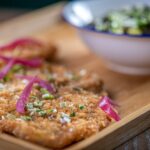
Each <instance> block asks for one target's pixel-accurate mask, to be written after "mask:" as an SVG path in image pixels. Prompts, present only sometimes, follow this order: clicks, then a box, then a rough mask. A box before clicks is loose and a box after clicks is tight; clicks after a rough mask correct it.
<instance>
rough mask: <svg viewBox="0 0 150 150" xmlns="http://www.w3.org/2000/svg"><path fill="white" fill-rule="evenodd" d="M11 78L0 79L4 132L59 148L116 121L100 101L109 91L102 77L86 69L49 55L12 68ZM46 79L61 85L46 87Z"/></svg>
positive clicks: (0, 121) (0, 128)
mask: <svg viewBox="0 0 150 150" xmlns="http://www.w3.org/2000/svg"><path fill="white" fill-rule="evenodd" d="M16 74H20V75H21V76H22V78H20V77H18V76H16ZM32 77H33V78H32ZM29 78H32V79H31V80H29ZM6 79H7V80H6ZM6 79H5V80H4V79H3V80H1V82H0V131H1V132H3V133H8V134H11V135H14V136H16V137H19V138H21V139H24V140H27V141H30V142H33V143H37V144H40V145H43V146H46V147H49V148H53V149H57V148H64V147H66V146H68V145H70V144H72V143H74V142H77V141H80V140H83V139H85V138H87V137H89V136H91V135H93V134H95V133H98V132H99V131H100V130H102V129H103V128H105V127H106V126H108V125H109V124H110V122H111V121H112V120H111V118H110V117H109V116H108V115H107V114H106V113H105V112H104V111H103V110H102V109H100V107H99V101H100V97H102V96H105V95H107V92H106V91H105V90H104V86H103V82H102V80H101V78H100V77H99V76H98V75H96V74H93V73H89V72H87V71H86V70H79V71H76V72H71V71H69V70H68V69H66V68H65V67H63V66H60V65H54V64H52V63H48V62H46V61H43V63H42V65H41V66H40V67H38V68H34V69H33V68H24V67H23V68H21V69H18V70H15V72H14V70H10V72H9V73H8V74H7V78H6ZM40 79H42V80H43V81H46V82H47V83H48V84H50V85H51V86H52V87H53V88H54V89H55V90H53V92H49V91H48V90H47V89H45V88H43V87H41V85H42V84H41V83H43V82H40V81H41V80H40ZM33 81H35V84H34V85H33V87H32V90H31V89H30V90H31V93H30V94H29V95H28V97H27V101H26V102H25V89H26V96H27V91H28V92H29V88H31V86H30V87H28V86H29V84H31V82H33ZM38 83H40V84H38ZM39 85H40V86H39ZM27 87H28V89H27ZM23 91H24V93H23ZM22 93H23V94H24V95H23V94H22ZM21 96H22V97H21ZM20 97H21V98H22V101H21V98H20ZM18 101H21V105H20V104H19V102H18ZM23 106H24V108H23V109H22V107H23ZM20 107H21V108H20ZM20 109H22V110H23V111H22V110H21V111H20Z"/></svg>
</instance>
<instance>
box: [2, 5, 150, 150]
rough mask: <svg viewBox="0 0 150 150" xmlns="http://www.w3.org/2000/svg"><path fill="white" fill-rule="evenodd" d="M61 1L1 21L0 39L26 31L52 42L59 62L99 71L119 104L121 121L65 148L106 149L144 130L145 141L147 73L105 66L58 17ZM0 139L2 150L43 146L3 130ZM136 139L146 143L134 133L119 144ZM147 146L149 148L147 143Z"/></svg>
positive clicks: (149, 117)
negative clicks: (122, 72) (5, 132)
mask: <svg viewBox="0 0 150 150" xmlns="http://www.w3.org/2000/svg"><path fill="white" fill-rule="evenodd" d="M63 5H64V4H59V5H56V6H53V7H47V8H43V9H41V10H39V11H36V12H33V13H30V14H27V15H24V16H22V17H19V18H16V19H14V20H10V21H7V22H5V23H3V24H0V40H1V43H3V42H7V41H8V40H11V39H13V38H17V37H21V36H27V35H29V36H33V37H36V38H39V39H41V40H45V41H50V42H53V43H55V44H56V45H57V47H58V50H59V51H58V63H61V64H63V65H66V66H67V67H68V68H70V69H73V70H76V69H81V68H85V69H87V70H88V71H91V72H96V73H98V74H99V76H101V78H102V79H103V80H104V82H105V85H106V88H107V89H108V91H109V92H110V95H111V96H112V97H113V99H114V100H115V101H116V102H117V103H118V104H119V105H120V107H119V109H118V110H119V113H120V115H121V117H122V120H121V121H120V122H118V123H113V124H112V125H111V126H109V127H108V128H106V129H104V130H103V131H102V132H100V133H98V134H97V135H94V136H92V137H90V138H88V139H87V140H84V141H82V142H79V143H77V144H74V145H72V146H71V147H69V148H67V149H68V150H69V149H70V150H73V149H74V150H77V149H102V150H105V149H106V150H109V149H113V148H115V147H118V146H119V145H121V144H123V143H124V142H126V141H128V140H130V139H131V138H133V137H135V136H136V135H138V134H139V133H141V132H143V133H142V134H141V135H140V137H143V134H144V135H145V134H146V136H145V137H146V143H147V139H148V141H149V136H150V134H149V130H147V131H145V130H146V129H148V128H150V91H149V89H150V76H128V75H123V74H119V73H115V72H113V71H111V70H108V69H107V67H106V66H105V63H104V61H103V60H101V59H100V58H98V57H97V56H95V55H94V54H93V53H92V52H90V50H89V49H88V48H87V47H86V46H85V45H84V44H83V43H82V41H81V40H80V38H79V36H78V33H77V32H76V30H75V29H74V28H73V27H71V26H69V25H68V24H66V23H65V22H64V21H63V19H61V17H60V12H61V10H62V6H63ZM106 44H107V43H106ZM144 131H145V132H144ZM147 137H148V138H147ZM0 139H1V140H0V146H1V148H2V149H3V150H4V149H8V148H10V147H11V149H12V150H14V149H17V148H18V149H19V150H26V149H39V150H41V149H45V148H42V147H39V146H36V145H34V144H30V143H27V142H25V141H22V140H18V139H16V138H14V137H10V136H8V135H5V134H4V135H3V134H1V135H0ZM140 139H141V138H140ZM137 140H138V141H140V143H141V144H142V145H144V146H145V140H143V139H142V140H139V139H138V138H137V137H135V139H133V140H130V141H129V142H128V146H126V144H123V145H121V148H124V147H130V145H131V148H132V147H133V146H134V148H136V147H137V145H138V144H137V143H138V142H137ZM135 141H136V142H135ZM130 143H132V144H130ZM141 147H143V146H141ZM145 147H146V146H145ZM145 147H144V148H145ZM147 147H148V148H149V143H148V144H147ZM125 149H127V148H125ZM137 149H138V148H137ZM117 150H119V148H117ZM127 150H128V149H127ZM129 150H130V149H129Z"/></svg>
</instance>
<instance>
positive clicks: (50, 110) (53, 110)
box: [47, 109, 57, 113]
mask: <svg viewBox="0 0 150 150" xmlns="http://www.w3.org/2000/svg"><path fill="white" fill-rule="evenodd" d="M56 112H57V109H48V110H47V113H56Z"/></svg>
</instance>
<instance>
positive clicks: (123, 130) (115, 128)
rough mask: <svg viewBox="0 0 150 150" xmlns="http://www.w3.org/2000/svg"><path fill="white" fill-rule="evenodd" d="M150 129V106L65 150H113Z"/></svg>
mask: <svg viewBox="0 0 150 150" xmlns="http://www.w3.org/2000/svg"><path fill="white" fill-rule="evenodd" d="M149 127H150V104H149V105H146V106H144V107H142V108H141V109H139V110H137V111H135V112H133V113H132V114H130V115H128V116H126V117H125V118H123V119H122V120H121V121H119V122H117V123H114V124H112V125H111V126H109V127H107V128H106V129H104V130H102V131H101V132H99V133H98V134H97V135H93V136H91V137H89V138H87V139H85V140H83V141H81V142H78V143H77V144H74V145H72V146H70V147H68V148H66V149H65V150H77V149H86V150H92V149H99V150H105V149H106V150H110V149H113V148H115V147H117V146H119V145H121V144H123V143H124V142H126V141H127V140H129V139H131V138H132V137H134V136H136V135H138V134H139V133H141V132H143V131H144V130H145V129H147V128H149Z"/></svg>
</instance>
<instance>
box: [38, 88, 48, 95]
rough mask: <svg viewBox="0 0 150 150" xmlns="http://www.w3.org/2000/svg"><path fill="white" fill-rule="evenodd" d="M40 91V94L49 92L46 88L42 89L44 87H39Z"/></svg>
mask: <svg viewBox="0 0 150 150" xmlns="http://www.w3.org/2000/svg"><path fill="white" fill-rule="evenodd" d="M40 91H41V93H42V94H47V93H49V92H48V91H47V90H46V89H44V88H41V89H40Z"/></svg>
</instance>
